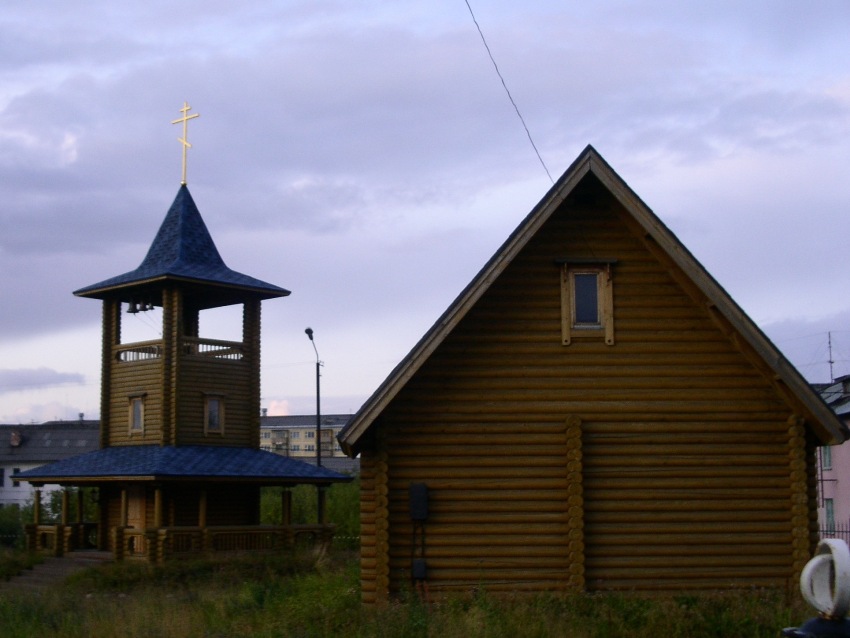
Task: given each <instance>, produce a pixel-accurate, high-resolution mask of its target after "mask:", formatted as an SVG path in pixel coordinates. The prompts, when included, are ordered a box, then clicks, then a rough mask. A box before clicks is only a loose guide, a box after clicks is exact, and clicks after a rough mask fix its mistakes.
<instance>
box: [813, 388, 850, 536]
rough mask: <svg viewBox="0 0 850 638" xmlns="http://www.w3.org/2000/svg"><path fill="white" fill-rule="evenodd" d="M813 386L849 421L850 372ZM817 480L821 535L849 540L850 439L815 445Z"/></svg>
mask: <svg viewBox="0 0 850 638" xmlns="http://www.w3.org/2000/svg"><path fill="white" fill-rule="evenodd" d="M815 387H816V388H817V390H818V392H820V394H821V396H822V397H823V399H824V401H826V403H827V404H828V405H829V407H831V408H832V409H833V410H834V411H835V413H836V414H837V415H838V416H839V417H840V418H841V420H842V421H844V422H845V423H848V424H850V375H846V376H843V377H840V378H838V379H836V380H835V381H833V382H832V383H824V384H817V385H816V386H815ZM818 483H819V486H818V488H819V489H818V495H819V497H820V502H819V503H818V521H819V523H820V529H821V534H823V535H824V536H838V537H840V538H844V540H847V541H850V441H848V442H845V443H843V444H841V445H830V446H826V445H825V446H823V447H820V448H818Z"/></svg>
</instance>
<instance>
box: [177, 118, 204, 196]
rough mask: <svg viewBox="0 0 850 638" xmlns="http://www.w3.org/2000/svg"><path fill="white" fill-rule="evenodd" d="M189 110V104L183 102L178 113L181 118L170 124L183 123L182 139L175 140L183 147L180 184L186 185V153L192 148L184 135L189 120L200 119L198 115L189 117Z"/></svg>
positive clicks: (187, 128)
mask: <svg viewBox="0 0 850 638" xmlns="http://www.w3.org/2000/svg"><path fill="white" fill-rule="evenodd" d="M191 110H192V107H191V106H189V103H188V102H183V108H182V109H180V112H181V113H182V114H183V117H181V118H179V119H176V120H174V121H173V122H171V123H172V124H179V123H180V122H183V137H178V138H177V141H178V142H180V143H181V144H182V145H183V179H182V181H181V182H180V183H181V184H185V183H186V151H187V150H188V149H190V148H192V145H191V144H189V141H188V140H187V139H186V134H187V132H188V130H189V120H191V119H194V118H196V117H200V113H195V114H193V115H189V111H191Z"/></svg>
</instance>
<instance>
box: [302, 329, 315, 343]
mask: <svg viewBox="0 0 850 638" xmlns="http://www.w3.org/2000/svg"><path fill="white" fill-rule="evenodd" d="M304 332H305V333H306V334H307V336H308V337H310V341H312V340H313V329H312V328H307V329H306V330H305V331H304Z"/></svg>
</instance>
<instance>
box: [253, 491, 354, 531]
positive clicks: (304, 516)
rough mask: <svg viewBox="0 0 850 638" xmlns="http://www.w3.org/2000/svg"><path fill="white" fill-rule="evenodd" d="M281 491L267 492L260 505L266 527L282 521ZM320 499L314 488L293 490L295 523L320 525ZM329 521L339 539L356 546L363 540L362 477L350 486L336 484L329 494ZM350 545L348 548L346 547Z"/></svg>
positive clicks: (326, 503) (326, 497) (327, 508)
mask: <svg viewBox="0 0 850 638" xmlns="http://www.w3.org/2000/svg"><path fill="white" fill-rule="evenodd" d="M281 491H282V488H279V487H268V488H265V489H263V492H262V498H261V504H260V521H261V522H262V523H264V524H266V525H279V524H280V522H281ZM317 502H318V498H317V495H316V488H315V487H314V486H312V485H298V486H296V487H294V488H293V489H292V522H293V523H294V524H305V523H315V522H316V506H317ZM325 520H326V521H327V522H328V523H333V524H334V525H336V537H337V538H338V539H340V540H342V539H354V541H352V543H351V544H350V546H352V547H354V546H356V544H357V543H359V539H360V477H359V476H357V477H355V478H354V480H353V481H351V482H350V483H336V484H334V485H332V486H331V487H329V488H327V491H326V493H325ZM346 546H348V545H346Z"/></svg>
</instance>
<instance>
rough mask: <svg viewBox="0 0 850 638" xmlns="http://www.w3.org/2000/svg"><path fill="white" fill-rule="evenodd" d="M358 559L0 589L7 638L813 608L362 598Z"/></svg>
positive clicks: (655, 630)
mask: <svg viewBox="0 0 850 638" xmlns="http://www.w3.org/2000/svg"><path fill="white" fill-rule="evenodd" d="M358 581H359V573H358V566H357V556H356V554H355V553H352V552H340V551H334V552H332V553H331V554H329V555H328V556H327V557H326V558H324V559H323V560H322V561H321V562H317V561H316V560H315V555H314V554H312V553H310V552H301V553H297V554H288V555H280V556H275V557H269V556H253V557H252V556H245V557H240V558H236V559H230V560H222V559H217V560H198V561H186V562H174V563H170V564H167V565H163V566H150V565H144V564H138V563H129V562H128V563H123V564H112V565H104V566H102V567H99V568H95V569H91V570H88V571H86V572H81V573H79V574H77V575H75V576H74V577H72V578H71V579H70V580H69V581H68V582H67V583H66V585H65V586H64V587H61V588H58V589H56V590H54V591H52V592H46V593H45V594H44V595H41V596H23V595H16V592H14V591H13V592H11V593H9V594H7V593H5V592H4V593H3V594H0V627H3V637H4V638H17V637H21V638H23V637H28V636H42V635H50V636H53V637H55V638H78V637H79V638H88V637H89V636H97V637H98V638H101V637H102V638H110V637H112V636H115V637H116V638H117V637H119V636H120V637H121V638H137V637H138V638H142V637H156V638H172V637H173V638H178V637H179V638H185V637H190V638H191V637H194V636H198V637H210V638H216V637H239V636H252V637H256V638H272V637H278V636H293V637H297V638H312V637H322V636H346V637H351V638H372V637H374V638H430V637H436V636H439V637H440V638H455V637H457V638H461V637H463V638H468V637H470V636H474V637H476V638H477V637H482V638H503V637H504V638H515V637H517V636H521V637H525V636H528V637H530V638H555V637H558V638H560V637H561V636H571V637H575V638H620V637H629V638H632V637H634V638H644V637H649V636H653V637H654V636H665V637H671V638H677V637H678V638H685V637H687V638H710V637H711V638H713V637H719V636H747V637H748V638H759V637H762V636H763V637H770V638H774V637H775V636H777V635H778V633H779V630H780V629H781V628H782V627H788V626H792V625H799V624H801V623H802V621H803V620H804V619H805V618H807V617H808V616H810V615H811V613H809V612H807V610H806V609H805V607H804V606H803V605H802V603H800V602H799V601H792V602H789V601H787V600H786V599H785V596H784V595H782V594H780V593H777V592H770V591H739V592H730V593H725V594H716V595H712V596H709V595H705V596H692V595H687V596H677V597H666V598H662V597H658V598H642V597H637V596H632V595H626V594H572V595H567V594H555V593H549V594H545V593H541V594H536V595H527V594H522V595H521V594H516V595H495V594H489V593H487V592H485V591H483V590H478V591H476V592H474V593H470V594H468V595H466V596H461V595H452V596H448V597H443V598H440V597H437V596H435V597H434V598H433V601H432V602H428V603H426V602H423V601H422V600H420V599H419V598H418V596H416V594H415V592H413V591H411V592H408V594H407V595H406V596H404V597H403V599H402V600H397V601H393V602H390V603H388V604H386V605H384V606H381V607H377V608H367V609H364V608H362V607H361V604H360V592H359V583H358Z"/></svg>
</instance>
